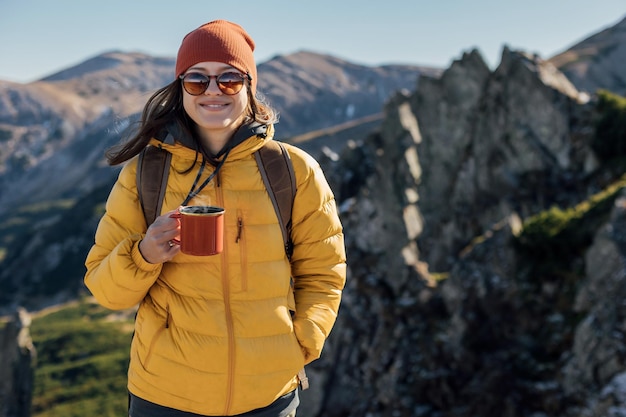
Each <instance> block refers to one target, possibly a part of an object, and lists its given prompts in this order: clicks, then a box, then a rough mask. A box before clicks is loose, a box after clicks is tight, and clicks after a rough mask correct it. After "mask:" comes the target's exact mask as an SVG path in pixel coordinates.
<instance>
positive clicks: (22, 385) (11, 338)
mask: <svg viewBox="0 0 626 417" xmlns="http://www.w3.org/2000/svg"><path fill="white" fill-rule="evenodd" d="M30 322H31V318H30V315H29V314H28V312H26V310H24V309H18V310H17V311H16V313H15V315H14V316H13V318H12V320H11V321H10V322H9V323H7V324H6V325H5V326H4V329H2V330H0V363H1V364H2V366H1V367H0V417H30V415H31V413H30V407H31V399H32V396H33V386H34V381H33V379H34V369H35V365H36V359H37V354H36V350H35V347H34V346H33V342H32V340H31V337H30V332H29V326H30Z"/></svg>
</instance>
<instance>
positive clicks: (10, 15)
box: [0, 0, 626, 82]
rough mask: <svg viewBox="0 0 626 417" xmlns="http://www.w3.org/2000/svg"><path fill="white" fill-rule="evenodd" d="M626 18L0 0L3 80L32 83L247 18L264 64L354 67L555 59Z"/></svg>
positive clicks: (579, 2)
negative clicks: (285, 57) (276, 59)
mask: <svg viewBox="0 0 626 417" xmlns="http://www.w3.org/2000/svg"><path fill="white" fill-rule="evenodd" d="M624 17H626V0H594V1H590V0H524V1H519V0H516V1H508V0H473V1H472V0H427V1H426V0H379V1H370V0H360V1H357V0H316V1H306V2H304V1H296V0H291V1H288V0H264V1H249V0H238V1H233V0H229V1H226V0H222V1H220V0H212V1H211V0H179V1H164V0H104V1H102V0H100V1H93V0H54V1H52V0H0V80H8V81H16V82H29V81H33V80H36V79H38V78H41V77H44V76H46V75H49V74H52V73H54V72H56V71H59V70H61V69H64V68H67V67H69V66H72V65H75V64H77V63H80V62H82V61H83V60H85V59H88V58H91V57H93V56H95V55H98V54H100V53H102V52H106V51H110V50H122V51H127V52H131V51H139V52H145V53H148V54H151V55H156V56H170V57H174V56H175V55H176V51H177V50H178V46H179V45H180V41H181V39H182V37H183V36H184V35H185V34H186V33H187V32H189V31H190V30H192V29H195V28H196V27H198V26H200V25H201V24H202V23H205V22H207V21H210V20H214V19H218V18H222V19H228V20H232V21H234V22H236V23H239V24H241V25H242V26H243V27H244V28H245V29H246V30H247V31H248V32H249V33H250V35H251V36H252V37H253V38H254V40H255V41H256V43H257V49H256V51H255V57H256V59H257V62H263V61H265V60H267V59H269V58H271V57H272V56H274V55H277V54H288V53H292V52H296V51H298V50H302V49H306V50H311V51H315V52H321V53H328V54H331V55H334V56H337V57H339V58H343V59H346V60H349V61H352V62H355V63H361V64H368V65H377V64H384V63H409V64H417V65H431V66H437V67H447V66H448V65H449V64H450V63H451V62H452V60H454V59H457V58H459V57H461V55H462V54H463V52H465V51H469V50H470V49H472V48H478V50H479V51H480V52H481V54H482V55H483V57H484V58H485V60H486V61H487V63H488V64H489V65H490V66H491V67H492V68H493V67H494V66H495V65H497V63H498V62H499V60H500V54H501V52H502V47H503V45H505V44H506V45H508V46H509V47H511V48H513V49H521V50H525V51H528V52H533V53H538V54H539V55H540V56H542V57H544V58H548V57H550V56H552V55H554V54H556V53H558V52H561V51H562V50H564V49H566V48H567V47H569V46H571V45H573V44H574V43H576V42H578V41H580V40H582V39H584V38H586V37H588V36H589V35H591V34H593V33H595V32H597V31H599V30H601V29H604V28H606V27H608V26H611V25H614V24H615V23H617V22H619V21H620V20H621V19H623V18H624Z"/></svg>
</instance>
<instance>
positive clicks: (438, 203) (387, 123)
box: [302, 49, 626, 417]
mask: <svg viewBox="0 0 626 417" xmlns="http://www.w3.org/2000/svg"><path fill="white" fill-rule="evenodd" d="M592 113H593V103H592V102H588V101H587V100H586V97H585V96H584V95H580V94H579V93H578V92H577V90H576V89H575V88H574V87H573V86H572V84H571V83H570V82H569V81H568V80H567V79H566V78H565V77H564V76H563V74H561V73H560V72H559V71H558V70H556V68H554V66H553V65H552V64H550V63H549V62H546V61H543V60H542V59H540V58H539V57H536V56H530V55H527V54H525V53H522V52H516V51H511V50H508V49H505V51H504V52H503V57H502V62H501V64H500V66H499V67H498V68H497V69H496V70H495V71H493V72H490V71H489V70H488V69H487V67H486V65H485V64H484V62H483V60H482V58H481V57H480V55H479V54H478V53H477V52H475V51H472V52H469V53H467V54H464V55H463V57H462V58H461V59H460V60H458V61H456V62H454V63H453V64H452V66H451V67H450V68H449V69H448V70H446V71H445V72H444V73H443V74H442V76H441V78H439V79H429V78H427V77H422V78H421V80H420V84H419V86H418V89H417V90H416V91H415V93H414V94H410V95H409V94H400V93H399V94H397V95H396V96H395V97H394V98H393V99H392V100H390V101H389V102H388V104H387V106H386V107H385V114H386V117H385V120H384V122H383V123H382V125H381V128H380V129H379V131H377V132H374V133H372V134H370V135H369V136H368V137H367V138H366V139H364V140H363V141H362V142H360V143H356V142H355V143H352V144H351V146H350V147H349V148H348V149H346V150H345V151H344V152H343V153H342V154H341V155H334V154H332V153H330V152H329V153H328V154H327V155H326V157H325V158H324V159H323V160H322V163H323V165H324V167H325V172H328V173H329V175H328V177H329V180H330V182H331V185H332V187H333V189H334V190H336V193H337V196H338V200H339V201H340V203H341V214H342V219H343V222H344V229H345V233H346V245H347V249H348V259H349V274H348V283H347V288H346V290H345V293H344V294H345V295H344V300H343V303H342V307H341V311H340V315H339V318H338V322H337V326H336V327H335V329H334V330H333V334H332V335H331V337H330V340H329V343H328V347H327V348H326V350H325V351H324V354H323V356H322V360H321V361H320V362H319V363H314V364H313V366H312V368H313V370H314V373H313V374H314V375H315V374H316V373H315V372H319V375H320V377H319V379H318V381H319V383H321V384H323V388H321V389H323V390H324V395H323V396H322V397H321V398H322V399H321V400H320V399H319V398H320V397H319V395H316V396H315V398H316V404H315V406H314V407H312V408H306V407H311V403H309V402H308V401H309V400H308V398H307V394H306V393H303V396H302V397H303V399H302V401H303V407H305V408H303V410H304V409H306V410H307V413H308V412H309V411H311V410H314V411H315V412H311V414H305V415H311V416H313V415H315V416H322V415H323V416H355V417H356V416H371V417H374V416H462V417H465V416H467V417H469V416H481V417H490V416H509V417H518V416H519V417H521V416H535V417H538V416H562V417H569V416H572V417H573V416H583V415H584V416H600V415H607V414H606V413H609V412H611V413H616V412H623V411H624V409H623V408H620V407H623V398H624V395H623V393H624V388H623V387H624V384H623V380H624V377H623V375H624V373H625V371H626V364H625V363H624V361H623V358H622V357H623V352H625V351H626V341H625V339H624V338H623V337H622V330H623V329H622V328H623V323H622V322H623V312H622V310H623V306H622V301H621V300H622V299H623V297H622V292H623V287H624V279H625V278H624V273H623V259H622V254H621V250H622V248H621V246H623V245H622V243H623V242H622V237H621V236H622V234H624V233H626V228H625V227H626V223H623V220H622V219H621V218H622V216H623V214H622V211H623V206H624V203H623V200H622V199H618V200H617V202H616V204H615V207H614V208H613V215H612V218H611V220H610V222H609V223H604V222H603V221H602V220H601V219H596V220H594V221H592V222H588V223H587V224H585V225H584V226H581V227H584V228H585V231H584V232H585V233H588V234H590V236H591V237H593V236H594V234H595V238H594V239H593V245H590V246H589V247H587V246H585V245H589V243H583V244H581V245H582V246H580V247H578V248H577V249H576V251H579V253H580V254H584V256H583V255H576V254H568V255H567V257H566V258H564V259H560V260H559V259H555V261H559V262H561V263H559V264H558V268H561V269H556V270H552V271H546V270H545V269H543V270H542V269H541V267H538V266H539V265H540V263H539V262H540V261H539V259H533V257H532V256H529V255H527V254H526V255H524V253H523V252H522V251H521V249H520V246H519V245H520V243H519V241H518V237H519V236H520V233H521V232H522V231H523V230H524V222H525V221H526V220H527V219H528V218H530V217H531V216H533V215H535V214H538V213H541V212H543V211H546V210H547V209H549V208H551V207H553V206H560V207H563V208H568V207H573V206H575V205H576V204H578V203H580V202H581V201H584V200H586V199H587V198H589V196H590V195H592V194H593V193H594V192H597V191H598V190H599V189H601V188H602V186H603V185H606V184H607V183H610V182H611V181H612V180H616V177H615V174H611V173H610V171H604V170H603V168H602V167H601V166H599V164H598V162H597V161H596V158H595V156H594V154H593V152H592V151H591V149H590V145H589V144H590V141H591V138H592V134H593V129H592V128H591V124H590V122H589V121H590V119H591V117H592ZM598 224H602V227H600V228H599V227H598ZM594 230H595V233H594ZM581 233H582V232H581ZM589 240H590V241H591V239H589ZM554 253H555V254H556V255H555V256H556V257H557V258H558V257H563V256H565V255H563V254H562V253H560V252H558V248H557V249H555V250H554ZM545 257H546V258H547V259H549V258H550V257H549V256H548V255H547V254H546V255H545ZM579 270H582V271H584V272H577V271H579ZM609 297H612V299H611V300H612V301H610V302H608V301H607V299H608V298H609ZM616 410H617V411H616ZM619 410H622V411H619ZM602 413H605V414H602ZM614 415H618V414H614Z"/></svg>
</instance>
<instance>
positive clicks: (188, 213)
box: [170, 206, 225, 256]
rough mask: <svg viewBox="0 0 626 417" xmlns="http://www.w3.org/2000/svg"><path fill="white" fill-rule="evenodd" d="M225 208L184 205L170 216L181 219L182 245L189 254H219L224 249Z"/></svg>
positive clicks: (175, 241)
mask: <svg viewBox="0 0 626 417" xmlns="http://www.w3.org/2000/svg"><path fill="white" fill-rule="evenodd" d="M224 211H225V210H224V209H223V208H222V207H215V206H183V207H180V208H179V209H178V212H176V213H174V214H172V215H171V216H170V217H174V218H177V219H179V221H180V238H179V239H173V240H172V242H173V243H176V244H178V245H180V251H181V252H182V253H186V254H187V255H195V256H208V255H217V254H218V253H221V252H222V250H223V249H224Z"/></svg>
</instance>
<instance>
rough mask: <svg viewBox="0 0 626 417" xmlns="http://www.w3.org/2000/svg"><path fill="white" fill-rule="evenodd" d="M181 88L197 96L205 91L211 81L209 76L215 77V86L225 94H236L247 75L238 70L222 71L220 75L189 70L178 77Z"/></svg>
mask: <svg viewBox="0 0 626 417" xmlns="http://www.w3.org/2000/svg"><path fill="white" fill-rule="evenodd" d="M179 78H180V79H181V81H182V84H183V88H184V89H185V91H186V92H188V93H189V94H191V95H192V96H199V95H202V94H204V93H205V92H206V90H207V89H208V88H209V84H210V83H211V78H215V82H216V83H217V87H218V88H219V89H220V91H221V92H222V93H224V94H226V95H229V96H232V95H234V94H237V93H238V92H240V91H241V89H242V88H243V83H244V80H245V79H246V78H248V79H249V76H246V75H242V74H240V73H238V72H224V73H222V74H220V75H205V74H202V73H199V72H189V73H187V74H184V75H181V76H180V77H179Z"/></svg>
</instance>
